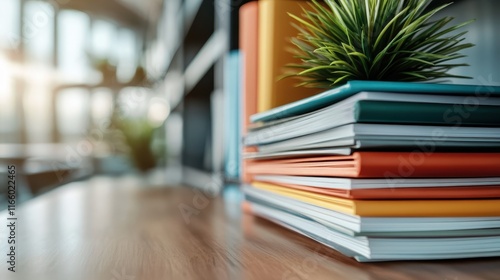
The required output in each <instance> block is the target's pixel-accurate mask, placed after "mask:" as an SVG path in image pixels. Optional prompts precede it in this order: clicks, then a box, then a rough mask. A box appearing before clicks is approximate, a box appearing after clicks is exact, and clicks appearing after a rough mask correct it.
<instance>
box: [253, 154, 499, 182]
mask: <svg viewBox="0 0 500 280" xmlns="http://www.w3.org/2000/svg"><path fill="white" fill-rule="evenodd" d="M248 172H250V173H252V174H274V175H297V176H329V177H349V178H387V180H388V182H390V180H392V179H395V180H399V179H400V178H414V177H423V178H425V177H430V178H432V177H462V178H463V177H495V176H500V153H429V154H426V153H423V152H422V153H419V152H355V153H353V154H352V155H350V156H321V157H309V158H294V159H276V160H260V161H254V163H253V164H252V165H250V166H249V167H248Z"/></svg>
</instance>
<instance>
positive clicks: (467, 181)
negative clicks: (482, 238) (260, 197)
mask: <svg viewBox="0 0 500 280" xmlns="http://www.w3.org/2000/svg"><path fill="white" fill-rule="evenodd" d="M255 181H262V182H270V183H276V184H293V185H301V186H307V187H316V188H324V189H340V190H361V189H383V188H439V187H441V188H442V187H470V186H500V177H485V178H432V179H427V178H423V179H422V178H404V180H399V181H397V183H395V182H394V180H393V179H390V180H389V179H350V178H335V177H312V176H286V175H256V176H255Z"/></svg>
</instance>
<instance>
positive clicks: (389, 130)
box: [259, 124, 500, 153]
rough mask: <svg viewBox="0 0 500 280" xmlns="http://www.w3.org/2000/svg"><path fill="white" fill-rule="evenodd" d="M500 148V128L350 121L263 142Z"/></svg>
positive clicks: (275, 145) (277, 146)
mask: <svg viewBox="0 0 500 280" xmlns="http://www.w3.org/2000/svg"><path fill="white" fill-rule="evenodd" d="M425 143H427V144H428V143H432V144H433V145H434V147H470V148H477V147H491V148H499V147H500V128H492V127H447V126H423V125H390V124H348V125H344V126H340V127H336V128H333V129H329V130H326V131H321V132H318V133H313V134H309V135H305V136H301V137H296V138H292V139H288V140H284V141H279V142H273V139H271V142H270V143H259V151H261V152H265V153H271V152H284V151H290V150H303V149H319V148H323V149H326V148H330V149H331V148H337V147H343V148H345V147H347V148H354V149H360V148H384V147H387V148H398V147H418V145H419V144H422V145H424V144H425Z"/></svg>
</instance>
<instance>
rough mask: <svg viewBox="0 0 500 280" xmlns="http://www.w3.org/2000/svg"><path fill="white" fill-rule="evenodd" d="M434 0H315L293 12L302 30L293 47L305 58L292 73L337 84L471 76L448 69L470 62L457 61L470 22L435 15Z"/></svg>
mask: <svg viewBox="0 0 500 280" xmlns="http://www.w3.org/2000/svg"><path fill="white" fill-rule="evenodd" d="M431 2H432V0H326V1H325V3H319V2H317V1H315V0H313V1H312V3H310V6H311V9H309V10H305V9H304V14H303V15H302V16H298V15H293V14H290V16H291V17H292V18H293V19H294V20H295V21H296V23H298V24H296V28H297V29H298V31H299V33H298V35H297V37H295V38H293V39H292V43H293V44H294V45H295V46H296V48H294V49H293V52H294V54H295V55H296V57H298V58H300V60H301V61H302V63H299V64H292V65H288V67H289V68H290V69H293V71H291V72H290V73H288V75H287V76H295V77H299V78H300V79H301V80H302V81H301V84H300V85H302V86H308V87H320V88H332V87H336V86H339V85H342V84H344V83H346V82H347V81H349V80H375V81H408V82H417V81H420V82H428V81H439V80H442V79H445V78H468V77H463V76H457V75H453V74H450V73H449V70H450V69H453V68H455V67H460V66H467V64H464V63H453V62H452V60H455V59H458V58H462V57H464V55H463V54H461V53H460V51H462V50H464V49H466V48H470V47H472V46H473V44H469V43H464V35H465V33H466V31H464V32H459V33H457V32H455V31H456V30H458V29H461V28H462V27H463V26H465V25H467V24H469V23H470V22H471V21H468V22H465V23H462V24H459V25H453V26H451V27H450V26H448V24H449V23H450V22H451V21H452V20H453V18H452V17H443V18H439V19H436V18H434V15H436V13H438V12H439V11H442V10H443V9H445V8H446V7H448V5H450V4H446V5H442V6H439V7H437V8H433V9H429V8H428V7H429V4H430V3H431Z"/></svg>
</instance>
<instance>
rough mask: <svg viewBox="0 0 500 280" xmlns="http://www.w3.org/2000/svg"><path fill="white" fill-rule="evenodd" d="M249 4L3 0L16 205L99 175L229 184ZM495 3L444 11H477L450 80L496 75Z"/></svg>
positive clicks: (466, 3) (0, 126) (3, 62)
mask: <svg viewBox="0 0 500 280" xmlns="http://www.w3.org/2000/svg"><path fill="white" fill-rule="evenodd" d="M245 2H247V1H244V0H140V1H139V0H105V1H98V0H0V176H1V177H2V178H6V170H7V166H8V165H11V164H15V165H16V167H17V171H18V179H17V180H18V193H19V198H18V203H20V202H22V201H25V200H27V199H30V198H32V197H34V196H36V195H38V194H40V193H43V192H46V191H48V190H51V189H53V188H55V187H57V186H59V185H61V184H64V183H66V182H69V181H73V180H80V179H83V178H88V177H89V176H93V175H96V174H106V175H113V176H123V175H125V176H145V177H144V178H147V180H150V181H151V182H153V183H154V182H156V183H158V184H162V183H164V184H167V183H168V184H180V183H183V184H185V185H200V184H201V185H203V184H207V180H208V181H211V182H212V181H213V180H216V181H217V182H219V183H217V184H216V185H217V187H218V188H222V186H223V182H224V181H227V180H226V179H227V177H225V176H224V174H223V170H224V168H223V167H224V131H225V128H224V123H225V122H224V120H225V119H226V118H227V117H228V116H225V115H224V111H225V109H224V107H225V106H226V105H225V99H226V98H227V92H226V89H225V86H224V84H225V83H224V65H225V60H226V59H227V54H228V53H229V51H230V50H232V49H237V47H238V45H237V42H238V34H237V30H238V26H237V22H238V18H237V15H238V8H239V6H241V5H242V4H244V3H245ZM443 2H448V1H435V4H439V3H443ZM498 11H500V2H499V1H494V0H460V1H455V4H454V5H452V6H451V8H449V9H447V10H446V14H447V15H452V16H455V17H456V18H457V21H466V20H468V19H471V18H475V19H476V22H475V23H473V24H472V25H470V26H469V27H468V30H469V34H468V35H467V38H468V40H469V41H471V42H473V43H475V44H476V45H477V46H476V47H475V48H473V49H470V50H467V51H466V54H467V55H468V58H467V59H465V60H466V62H468V63H469V64H471V67H468V68H463V69H460V70H458V72H459V73H458V74H465V75H468V76H473V77H474V80H465V81H464V80H462V81H452V82H454V83H480V84H489V85H500V71H497V70H498V65H499V64H500V58H499V56H500V55H499V54H498V49H499V47H500V36H499V31H498V28H497V27H498V26H499V25H500V19H499V17H498V16H496V13H497V12H498ZM145 180H146V179H145ZM4 181H5V180H3V179H2V181H1V182H0V190H2V192H4V191H5V190H6V185H5V184H6V182H4ZM3 197H4V196H3V195H2V199H3ZM5 207H6V206H5V200H0V209H4V208H5Z"/></svg>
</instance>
